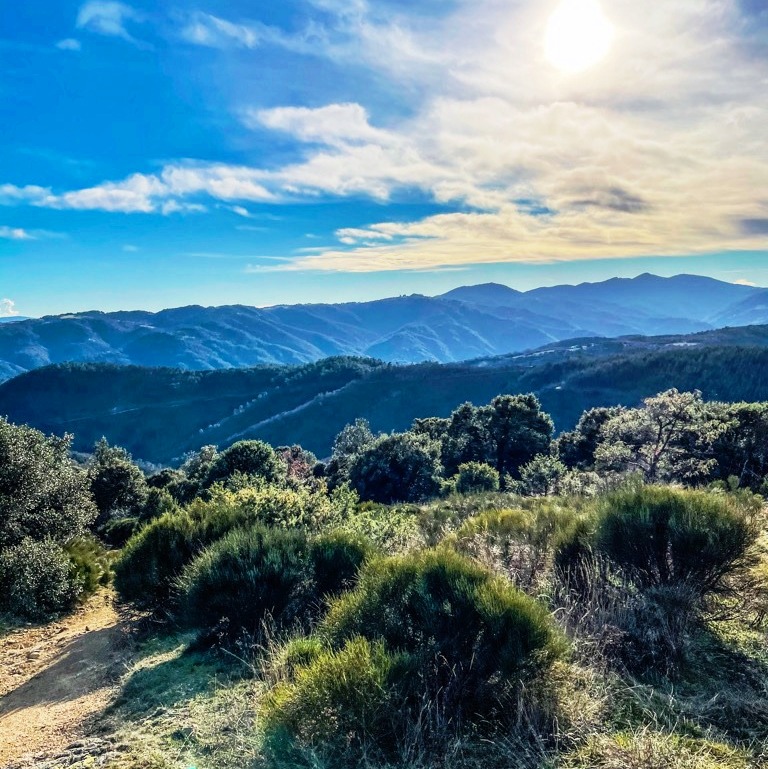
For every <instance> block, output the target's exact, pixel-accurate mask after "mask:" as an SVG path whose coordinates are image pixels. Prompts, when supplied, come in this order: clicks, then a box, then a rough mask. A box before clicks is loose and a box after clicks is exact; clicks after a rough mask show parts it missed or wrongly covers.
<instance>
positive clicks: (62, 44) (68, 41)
mask: <svg viewBox="0 0 768 769" xmlns="http://www.w3.org/2000/svg"><path fill="white" fill-rule="evenodd" d="M56 47H57V48H58V49H59V50H60V51H79V50H80V49H81V48H82V47H83V46H82V44H81V43H80V41H79V40H75V39H74V38H73V37H67V38H64V40H59V42H58V43H56Z"/></svg>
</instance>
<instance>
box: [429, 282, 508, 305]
mask: <svg viewBox="0 0 768 769" xmlns="http://www.w3.org/2000/svg"><path fill="white" fill-rule="evenodd" d="M521 294H522V292H521V291H517V290H515V289H514V288H510V287H509V286H505V285H504V284H503V283H479V284H478V285H476V286H459V287H458V288H454V289H453V290H452V291H448V292H447V293H445V294H441V295H440V296H439V297H437V298H438V299H449V300H453V301H458V302H468V303H470V304H483V305H487V306H499V305H508V304H512V303H514V301H515V299H516V298H517V297H519V296H521Z"/></svg>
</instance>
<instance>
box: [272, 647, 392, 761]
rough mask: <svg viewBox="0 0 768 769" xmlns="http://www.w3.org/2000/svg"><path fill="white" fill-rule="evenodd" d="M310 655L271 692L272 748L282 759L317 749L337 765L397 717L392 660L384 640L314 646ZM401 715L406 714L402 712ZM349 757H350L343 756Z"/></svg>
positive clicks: (356, 755) (352, 757) (358, 752)
mask: <svg viewBox="0 0 768 769" xmlns="http://www.w3.org/2000/svg"><path fill="white" fill-rule="evenodd" d="M311 651H312V654H311V657H310V659H309V660H308V661H307V662H306V663H305V664H303V665H298V666H296V668H295V673H294V675H293V677H292V678H291V680H290V681H289V682H286V683H284V684H282V685H280V686H278V687H276V688H275V689H274V690H273V691H271V692H270V693H269V695H268V697H267V700H266V702H265V705H264V726H265V732H266V737H267V745H268V749H269V750H270V751H271V752H272V753H273V754H276V757H277V758H278V760H282V761H286V760H289V761H290V760H291V759H293V761H296V762H297V763H296V764H295V765H300V759H301V757H302V755H306V754H307V753H309V752H316V753H319V754H320V755H323V756H325V757H327V760H329V761H332V762H333V765H334V766H347V765H348V763H347V761H348V760H351V761H352V762H354V763H353V765H355V766H359V764H358V763H357V761H359V760H360V758H361V755H362V754H363V753H364V752H365V750H366V749H367V748H369V745H368V743H369V742H375V741H376V739H377V738H379V739H381V737H382V736H384V735H387V733H388V732H389V733H390V737H391V731H392V726H391V724H392V722H395V721H396V720H397V719H398V715H401V714H398V712H397V710H396V708H395V707H393V705H394V703H392V702H391V694H390V679H391V677H392V671H393V660H392V657H391V655H390V654H389V653H388V652H387V650H386V649H385V646H384V644H383V643H381V642H370V641H368V640H367V639H365V638H351V639H350V640H348V641H347V642H346V643H345V644H344V645H343V646H342V647H341V648H340V649H338V650H332V649H322V648H321V650H320V651H318V650H317V649H316V648H315V647H313V648H312V650H311ZM401 717H402V716H401ZM345 759H347V760H345Z"/></svg>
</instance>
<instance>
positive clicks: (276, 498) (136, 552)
mask: <svg viewBox="0 0 768 769" xmlns="http://www.w3.org/2000/svg"><path fill="white" fill-rule="evenodd" d="M348 496H349V494H348V492H347V497H348ZM347 497H345V495H344V493H343V492H340V493H339V494H338V495H332V497H331V498H329V497H328V496H326V495H325V494H322V493H319V492H317V493H315V492H309V491H307V490H305V489H300V490H298V491H296V490H291V489H283V488H278V487H270V486H267V487H262V488H246V489H242V490H241V491H238V492H231V491H227V490H225V489H223V488H221V487H214V488H213V489H212V490H211V492H210V493H209V498H208V499H206V500H202V499H196V500H194V501H193V502H192V503H191V504H189V505H188V506H187V507H186V508H184V509H183V510H181V511H178V510H176V509H175V508H172V509H171V511H170V512H167V513H164V514H163V515H161V516H160V517H159V518H157V519H155V520H153V521H152V522H151V523H149V524H148V525H147V526H145V527H144V528H142V529H140V530H139V531H138V533H137V534H136V535H135V536H134V537H132V538H131V539H130V540H129V541H128V543H127V544H126V546H125V548H124V550H123V552H122V554H121V556H120V559H119V560H118V562H117V563H116V564H115V587H116V588H117V590H118V592H119V593H120V595H121V597H123V598H124V599H127V600H132V601H135V602H137V603H138V604H140V605H142V606H145V607H148V608H152V607H155V606H159V605H165V606H168V605H169V604H168V599H169V597H170V596H171V592H172V587H173V583H174V580H175V579H176V578H177V577H178V576H179V575H180V574H181V572H182V570H183V569H184V567H185V566H186V565H187V564H188V563H189V562H190V561H191V560H192V559H193V558H194V557H195V556H196V555H197V554H198V553H200V551H201V550H202V549H203V548H205V547H207V546H208V545H210V544H212V543H214V542H216V541H217V540H218V539H221V538H222V537H223V536H224V535H226V534H227V533H228V532H230V531H233V530H235V529H244V528H248V527H250V526H252V525H254V524H266V525H270V526H276V527H280V528H284V529H291V528H302V529H308V530H313V529H316V528H318V527H319V526H320V525H321V524H322V523H324V522H326V521H329V520H335V519H336V518H337V517H339V516H341V515H342V514H346V509H347V506H348V504H349V500H348V499H347Z"/></svg>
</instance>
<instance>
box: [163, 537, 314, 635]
mask: <svg viewBox="0 0 768 769" xmlns="http://www.w3.org/2000/svg"><path fill="white" fill-rule="evenodd" d="M306 576H307V539H306V537H305V536H304V535H303V534H300V533H299V532H295V531H290V532H289V531H281V530H277V529H267V528H265V527H262V526H253V527H251V528H249V529H237V530H235V531H232V532H230V533H229V534H227V535H226V536H225V537H223V538H222V539H220V540H219V541H218V542H215V543H214V544H213V545H211V546H210V547H209V548H207V549H206V550H204V551H203V552H202V553H201V554H200V555H199V556H198V557H197V558H195V559H194V560H193V561H192V562H191V563H190V564H189V565H188V566H187V567H186V568H185V569H184V572H183V573H182V575H181V577H180V578H179V580H178V590H179V619H180V621H181V622H182V623H183V624H185V625H188V626H191V627H198V628H213V627H216V626H217V625H219V624H220V623H221V622H222V621H226V622H227V625H228V627H229V628H231V631H232V632H233V633H234V632H236V631H237V630H239V629H246V630H249V631H251V632H255V631H258V629H259V624H260V623H261V621H262V620H263V619H264V617H266V615H267V614H270V615H271V616H272V617H273V618H274V619H275V620H276V621H278V622H280V621H291V620H293V619H295V618H297V617H298V616H300V615H301V613H302V611H303V610H304V609H305V607H306V604H307V602H308V601H309V600H310V595H309V594H310V593H311V591H310V589H309V587H308V586H307V585H306V584H305V578H306Z"/></svg>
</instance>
